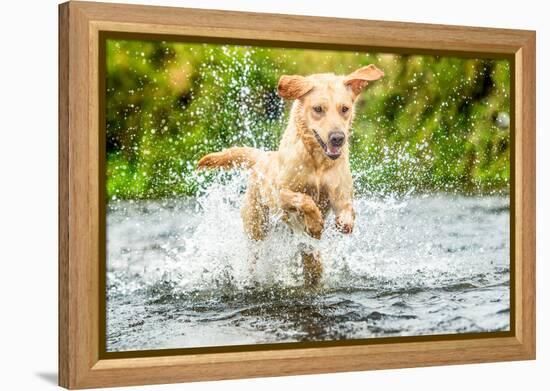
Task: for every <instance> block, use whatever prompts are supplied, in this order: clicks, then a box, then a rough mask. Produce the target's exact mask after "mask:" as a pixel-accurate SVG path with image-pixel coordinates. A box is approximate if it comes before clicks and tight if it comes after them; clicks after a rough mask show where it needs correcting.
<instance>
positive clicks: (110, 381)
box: [59, 1, 536, 389]
mask: <svg viewBox="0 0 550 391" xmlns="http://www.w3.org/2000/svg"><path fill="white" fill-rule="evenodd" d="M104 32H111V33H116V32H124V33H138V34H149V33H154V34H160V35H164V36H170V37H195V38H201V39H218V40H219V39H225V40H227V41H229V42H239V41H241V42H247V40H248V41H250V40H252V41H268V42H271V43H274V44H276V43H279V44H281V43H285V44H287V45H295V46H298V47H299V46H300V45H303V44H308V45H312V44H313V45H319V46H322V45H332V47H338V46H339V45H347V46H348V47H356V48H363V49H370V50H372V49H376V50H379V51H380V50H388V51H395V50H398V51H400V52H403V53H420V54H423V53H426V54H434V53H439V52H445V53H447V54H454V55H458V56H460V55H464V54H469V55H472V54H474V55H476V56H480V57H483V56H485V55H487V54H491V55H496V56H500V57H502V58H508V59H510V61H511V64H513V65H512V67H511V69H512V80H513V83H512V84H513V87H512V102H513V108H514V109H513V111H512V112H511V121H512V129H513V130H514V133H513V136H514V146H513V149H512V156H511V160H510V161H511V167H512V169H513V171H514V174H515V175H514V179H513V181H512V182H511V189H513V191H512V195H511V216H512V217H513V219H514V220H513V221H514V223H513V224H512V232H511V234H512V243H511V251H512V255H513V256H512V257H511V262H513V265H511V266H512V270H513V273H511V284H510V285H511V294H510V300H511V308H512V318H511V329H512V330H511V331H510V332H509V333H508V332H507V333H505V334H503V335H497V336H483V335H482V336H477V337H476V338H466V339H464V338H436V337H432V338H429V339H421V338H420V339H411V340H406V339H395V340H394V339H392V340H388V341H383V342H380V341H375V342H373V343H368V344H357V345H355V344H344V345H331V346H329V347H308V348H278V349H268V350H265V349H263V350H258V349H256V350H254V349H252V350H249V351H225V352H224V351H219V352H209V353H198V352H196V353H193V354H185V355H157V356H150V357H123V358H104V357H102V355H101V352H100V349H99V346H100V341H101V340H102V339H101V337H100V333H101V331H102V330H101V327H100V312H101V311H104V310H105V308H104V304H102V303H100V300H98V298H99V297H102V296H101V292H100V288H99V287H100V286H101V285H100V283H101V279H102V278H104V277H102V276H101V274H100V272H99V271H100V268H99V260H100V259H102V257H104V256H105V249H104V246H103V247H102V245H101V243H103V244H104V241H103V242H102V240H100V238H101V235H105V227H104V226H103V227H102V226H101V225H102V224H101V223H100V221H101V220H100V216H101V214H102V213H103V214H104V213H105V211H104V206H103V205H102V203H101V202H100V195H101V194H102V192H101V186H102V184H103V182H102V180H103V179H104V174H103V173H102V170H101V167H102V165H101V164H100V162H101V159H104V155H103V153H102V152H101V151H102V149H101V148H100V143H101V142H102V140H103V136H102V135H101V134H100V131H99V129H100V124H99V121H100V118H101V117H100V115H99V113H100V110H101V109H102V107H101V102H100V99H99V92H100V90H101V88H102V82H101V81H100V80H99V78H98V71H99V69H98V64H99V59H100V56H101V53H100V44H99V41H100V36H101V34H102V33H104ZM535 89H536V84H535V32H533V31H521V30H505V29H489V28H475V27H457V26H443V25H429V24H413V23H394V22H379V21H367V20H352V19H335V18H320V17H305V16H290V15H273V14H255V13H241V12H227V11H207V10H197V9H183V8H168V7H149V6H138V5H121V4H104V3H88V2H78V1H77V2H72V1H71V2H68V3H64V4H61V5H60V6H59V384H60V385H61V386H63V387H67V388H71V389H74V388H90V387H104V386H124V385H140V384H158V383H175V382H185V381H198V380H215V379H234V378H245V377H260V376H278V375H297V374H313V373H324V372H341V371H359V370H370V369H386V368H401V367H417V366H431V365H448V364H465V363H479V362H491V361H508V360H528V359H534V358H535ZM103 259H104V258H103Z"/></svg>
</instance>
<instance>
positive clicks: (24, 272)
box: [0, 0, 550, 391]
mask: <svg viewBox="0 0 550 391" xmlns="http://www.w3.org/2000/svg"><path fill="white" fill-rule="evenodd" d="M119 1H121V2H123V0H119ZM133 2H134V3H144V4H151V5H153V4H155V5H174V6H184V7H196V8H214V9H230V10H239V11H255V12H274V13H289V14H301V15H319V16H338V17H353V18H364V19H380V20H395V21H409V22H426V23H443V24H457V25H471V26H487V27H504V28H521V29H531V30H537V41H538V42H537V52H538V58H537V69H538V75H537V79H538V82H537V101H538V115H537V124H538V126H537V156H538V157H537V167H538V173H537V183H538V187H537V199H538V208H537V209H538V213H537V231H538V243H537V259H538V265H537V267H538V270H537V273H538V278H537V280H538V283H537V285H538V287H537V297H538V305H537V330H538V344H537V351H538V359H537V361H535V362H533V361H530V362H512V363H498V364H481V365H464V366H452V367H437V368H422V369H403V370H387V371H374V372H361V373H345V374H329V375H316V376H298V377H284V378H271V379H255V380H237V381H225V382H209V383H194V384H187V385H181V384H180V385H178V384H176V385H168V386H157V387H145V389H149V388H153V389H155V390H177V389H186V390H214V389H217V388H219V387H223V388H224V389H227V390H239V391H241V390H242V391H244V390H255V389H266V388H269V389H295V388H298V387H299V388H305V389H317V388H323V389H339V390H342V389H346V388H347V389H365V388H367V389H379V390H385V389H390V390H393V389H406V390H423V391H427V390H442V389H444V390H446V391H447V390H460V391H464V390H514V389H524V390H536V389H542V388H544V387H545V386H542V385H541V383H542V384H544V383H546V382H547V381H548V378H549V377H548V376H549V375H548V371H550V357H549V356H550V344H549V337H548V332H549V330H548V329H549V326H550V324H549V323H550V321H549V317H550V305H548V297H549V295H550V289H549V287H548V284H549V277H550V276H549V270H550V269H549V267H548V265H547V262H548V256H549V255H550V241H549V240H548V239H549V235H550V222H549V219H550V216H549V207H550V202H548V199H549V198H550V184H549V179H550V175H549V174H548V172H547V169H548V168H549V167H550V153H548V152H547V151H546V150H547V149H548V148H550V139H549V135H548V129H547V128H548V118H549V117H548V116H546V114H547V112H546V110H548V104H549V100H550V99H549V98H550V96H549V92H548V91H549V89H550V85H549V83H548V75H546V72H547V70H548V69H549V68H550V63H549V58H548V48H549V47H550V45H549V42H548V41H549V35H550V30H549V28H548V25H549V24H550V23H549V22H548V17H547V16H548V14H547V13H546V12H545V10H544V8H546V7H545V2H544V1H540V0H523V1H521V2H518V1H504V0H492V1H479V0H460V1H453V2H447V1H440V0H439V1H426V0H415V1H410V0H399V1H358V0H337V1H334V0H333V1H324V0H304V1H295V0H271V1H253V0H225V1H223V0H179V1H170V0H147V1H139V0H134V1H133ZM0 7H1V12H0V15H1V21H0V31H1V34H0V39H1V43H2V44H1V46H0V53H1V54H0V172H1V177H0V178H1V183H2V184H1V190H0V198H1V202H0V208H1V213H0V224H1V225H0V226H1V227H2V236H1V238H2V239H1V240H0V262H1V263H2V266H1V267H0V279H1V280H0V281H1V283H0V290H1V291H0V303H1V307H0V313H1V320H0V341H1V342H0V361H1V362H2V370H1V372H0V373H1V375H0V388H1V389H5V390H19V389H21V390H38V389H40V390H41V389H53V388H55V387H56V385H55V384H56V376H57V1H56V0H47V1H46V0H35V1H31V0H26V1H5V2H2V3H1V5H0ZM136 389H137V388H136ZM141 389H144V388H141Z"/></svg>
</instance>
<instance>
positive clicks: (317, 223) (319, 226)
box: [305, 212, 325, 239]
mask: <svg viewBox="0 0 550 391" xmlns="http://www.w3.org/2000/svg"><path fill="white" fill-rule="evenodd" d="M305 223H306V230H307V233H308V234H309V235H310V236H311V237H313V238H315V239H320V238H321V234H322V233H323V228H324V227H325V222H324V221H323V217H322V216H321V213H320V212H319V215H316V214H315V215H314V216H311V215H309V216H308V215H306V216H305Z"/></svg>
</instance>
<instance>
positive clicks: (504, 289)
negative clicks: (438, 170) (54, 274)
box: [107, 181, 510, 351]
mask: <svg viewBox="0 0 550 391" xmlns="http://www.w3.org/2000/svg"><path fill="white" fill-rule="evenodd" d="M242 186H243V184H242V182H240V183H239V182H238V181H237V182H235V183H229V184H227V183H226V184H218V185H213V186H212V187H210V188H209V190H208V192H207V193H206V194H203V195H202V196H201V197H198V198H194V199H178V200H170V201H162V202H161V201H155V202H153V201H139V202H138V201H133V202H132V201H116V202H110V203H109V207H108V213H107V351H129V350H144V349H147V350H149V349H169V348H188V347H206V346H224V345H243V344H261V343H278V342H297V341H324V340H344V339H364V338H377V337H390V336H391V337H395V336H411V335H434V334H455V333H471V332H491V331H505V330H509V327H510V291H509V288H510V287H509V279H510V269H509V265H510V262H509V251H510V250H509V243H510V240H509V235H510V230H509V200H508V198H507V197H492V196H491V197H458V196H445V195H433V196H419V197H408V198H405V199H392V198H385V199H369V198H359V199H356V200H355V207H356V210H357V218H356V226H355V231H354V232H353V234H352V235H348V236H346V235H343V234H340V233H338V232H336V230H335V229H334V228H333V225H334V219H333V218H329V219H328V221H327V223H326V230H325V232H324V233H323V237H322V239H321V241H320V242H315V241H313V240H311V239H309V238H307V237H305V236H302V235H299V234H295V233H292V232H290V230H289V229H288V228H287V227H286V226H285V225H283V224H279V223H277V222H274V228H273V229H272V232H271V234H270V235H269V238H268V239H267V240H266V241H265V242H263V243H260V244H256V245H254V244H251V243H249V242H248V241H247V240H246V238H245V236H244V234H243V231H242V224H241V220H240V214H239V202H240V198H241V197H242ZM304 245H306V246H316V247H317V248H318V249H320V251H321V254H322V259H323V265H324V276H323V280H322V284H321V286H320V287H319V288H318V289H315V290H311V289H305V288H303V271H302V266H301V260H300V255H299V253H300V248H303V246H304ZM252 246H255V248H252ZM252 250H254V251H256V252H257V253H259V254H260V257H259V260H258V262H257V265H256V267H255V268H252V267H250V263H249V254H250V252H251V251H252Z"/></svg>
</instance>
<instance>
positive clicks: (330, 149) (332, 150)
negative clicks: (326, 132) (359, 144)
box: [328, 145, 340, 155]
mask: <svg viewBox="0 0 550 391" xmlns="http://www.w3.org/2000/svg"><path fill="white" fill-rule="evenodd" d="M328 152H329V153H330V154H331V155H337V154H338V153H339V152H340V148H339V147H334V146H332V145H329V146H328Z"/></svg>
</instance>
